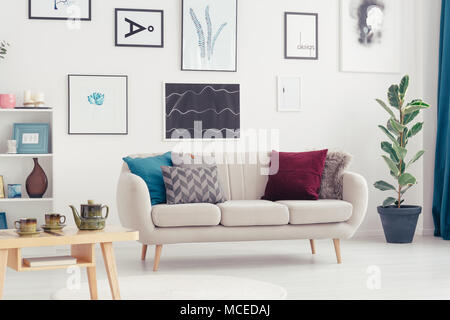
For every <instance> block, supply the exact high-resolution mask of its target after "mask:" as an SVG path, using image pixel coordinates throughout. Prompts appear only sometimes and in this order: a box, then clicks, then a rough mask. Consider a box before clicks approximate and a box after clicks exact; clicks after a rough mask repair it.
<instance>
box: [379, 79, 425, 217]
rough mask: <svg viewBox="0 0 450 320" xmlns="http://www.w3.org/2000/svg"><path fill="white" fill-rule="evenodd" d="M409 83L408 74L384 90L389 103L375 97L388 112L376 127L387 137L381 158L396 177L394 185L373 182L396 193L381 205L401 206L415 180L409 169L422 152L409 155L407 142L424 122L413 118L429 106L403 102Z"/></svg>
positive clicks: (420, 102)
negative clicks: (387, 117)
mask: <svg viewBox="0 0 450 320" xmlns="http://www.w3.org/2000/svg"><path fill="white" fill-rule="evenodd" d="M408 86H409V76H404V77H403V78H402V80H401V82H400V84H399V85H396V84H395V85H392V86H390V87H389V90H388V94H387V98H388V101H389V105H388V104H386V103H385V102H384V101H383V100H380V99H376V101H377V102H378V103H379V104H380V105H381V106H382V107H383V109H384V110H385V111H386V112H387V113H388V114H389V116H390V117H389V120H388V122H387V124H386V126H378V127H379V128H380V129H381V131H383V132H384V134H385V135H386V136H387V138H388V139H389V141H383V142H382V143H381V149H382V150H383V151H384V152H385V153H386V154H385V155H383V159H384V161H385V162H386V164H387V165H388V167H389V171H390V173H391V176H392V177H393V178H394V179H395V186H394V185H392V184H390V183H388V182H386V181H377V182H376V183H375V185H374V186H375V188H377V189H379V190H381V191H392V192H394V193H395V197H389V198H387V199H386V200H385V201H384V202H383V207H388V206H391V205H395V206H396V207H398V208H401V205H402V204H403V202H404V199H403V196H404V195H405V193H406V192H407V191H408V190H409V189H410V188H411V187H413V186H415V185H416V184H417V179H416V178H415V177H414V176H413V175H412V174H410V173H408V169H410V167H411V165H412V164H413V163H415V162H416V161H417V160H419V159H420V158H421V157H422V156H423V155H424V153H425V151H423V150H421V151H419V152H417V153H415V154H414V155H413V156H412V157H408V150H407V146H408V142H409V141H410V139H411V138H413V137H414V136H416V135H417V134H418V133H419V132H420V131H421V130H422V128H423V122H417V121H416V122H414V120H415V119H416V118H417V117H418V116H419V114H420V112H421V111H422V110H424V109H428V108H429V107H430V105H429V104H427V103H425V102H424V101H422V100H420V99H415V100H412V101H411V102H409V103H406V102H405V98H406V92H407V90H408ZM407 158H409V160H408V159H407Z"/></svg>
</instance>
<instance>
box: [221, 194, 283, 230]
mask: <svg viewBox="0 0 450 320" xmlns="http://www.w3.org/2000/svg"><path fill="white" fill-rule="evenodd" d="M217 206H218V207H219V208H220V210H221V212H222V220H221V224H222V225H224V226H226V227H241V226H278V225H286V224H288V223H289V210H288V208H287V206H285V205H282V204H279V203H275V202H270V201H265V200H230V201H226V202H224V203H220V204H218V205H217Z"/></svg>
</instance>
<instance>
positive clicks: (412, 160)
mask: <svg viewBox="0 0 450 320" xmlns="http://www.w3.org/2000/svg"><path fill="white" fill-rule="evenodd" d="M424 154H425V151H424V150H422V151H419V152H417V154H416V155H415V156H414V157H413V158H412V159H411V161H409V163H408V167H409V166H410V165H412V164H413V163H414V162H416V161H417V160H419V159H420V158H421V157H422V156H423V155H424Z"/></svg>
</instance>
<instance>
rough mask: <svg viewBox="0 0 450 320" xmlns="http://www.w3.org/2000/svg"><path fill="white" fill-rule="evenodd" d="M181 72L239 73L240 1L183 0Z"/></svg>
mask: <svg viewBox="0 0 450 320" xmlns="http://www.w3.org/2000/svg"><path fill="white" fill-rule="evenodd" d="M181 47H182V53H181V69H182V70H188V71H229V72H236V70H237V0H220V1H217V0H183V9H182V45H181Z"/></svg>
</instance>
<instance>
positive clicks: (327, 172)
mask: <svg viewBox="0 0 450 320" xmlns="http://www.w3.org/2000/svg"><path fill="white" fill-rule="evenodd" d="M351 160H352V156H351V155H349V154H347V153H345V152H328V154H327V159H326V160H325V169H324V170H323V174H322V183H321V185H320V192H319V199H338V200H342V193H343V173H344V171H345V169H347V167H348V165H349V164H350V162H351Z"/></svg>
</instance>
